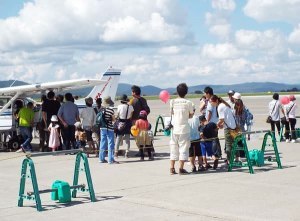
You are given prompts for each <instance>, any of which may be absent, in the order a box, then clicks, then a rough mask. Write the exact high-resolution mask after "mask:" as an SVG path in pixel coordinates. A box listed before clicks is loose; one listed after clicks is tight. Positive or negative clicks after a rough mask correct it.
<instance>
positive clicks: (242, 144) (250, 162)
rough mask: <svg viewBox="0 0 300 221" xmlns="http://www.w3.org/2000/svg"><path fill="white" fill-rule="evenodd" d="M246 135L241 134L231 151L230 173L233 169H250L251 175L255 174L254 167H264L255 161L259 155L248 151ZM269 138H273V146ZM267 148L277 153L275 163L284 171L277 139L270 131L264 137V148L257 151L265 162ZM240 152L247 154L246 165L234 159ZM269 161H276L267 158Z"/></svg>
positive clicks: (235, 140)
mask: <svg viewBox="0 0 300 221" xmlns="http://www.w3.org/2000/svg"><path fill="white" fill-rule="evenodd" d="M245 134H246V133H243V134H240V135H238V136H237V137H236V138H235V139H234V143H233V146H232V149H231V154H230V159H229V165H228V171H229V172H230V171H232V169H233V167H248V170H249V173H250V174H253V173H254V170H253V166H254V165H257V166H262V165H263V164H262V163H258V162H256V161H255V160H257V159H255V158H256V157H257V154H256V153H255V154H253V155H252V154H251V156H250V154H249V150H248V146H247V142H246V138H245ZM268 138H271V142H272V144H267V143H268V142H267V141H268ZM267 146H272V147H273V150H274V153H275V161H276V162H277V167H278V168H279V169H282V166H281V161H280V157H279V152H278V148H277V144H276V139H275V135H274V133H272V132H271V131H268V132H267V133H266V134H265V135H264V139H263V143H262V147H261V150H260V151H256V152H257V153H258V154H260V155H261V157H262V158H263V161H264V160H265V150H266V147H267ZM238 151H244V152H245V158H246V163H242V162H235V161H234V158H235V156H236V155H237V152H238ZM267 160H268V161H274V160H273V159H272V157H267Z"/></svg>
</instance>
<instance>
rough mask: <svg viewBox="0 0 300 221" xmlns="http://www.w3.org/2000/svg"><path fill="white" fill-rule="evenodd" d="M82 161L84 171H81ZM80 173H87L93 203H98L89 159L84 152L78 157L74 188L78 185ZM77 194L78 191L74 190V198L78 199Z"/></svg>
mask: <svg viewBox="0 0 300 221" xmlns="http://www.w3.org/2000/svg"><path fill="white" fill-rule="evenodd" d="M81 159H82V160H83V165H84V170H83V169H80V162H81ZM79 171H84V172H85V176H86V181H87V184H88V191H89V193H90V199H91V201H92V202H96V197H95V192H94V187H93V181H92V177H91V172H90V167H89V162H88V158H87V156H86V154H85V153H82V152H80V153H78V154H77V155H76V162H75V170H74V178H73V186H76V185H78V178H79ZM76 194H77V189H73V191H72V197H73V198H76Z"/></svg>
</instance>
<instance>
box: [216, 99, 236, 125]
mask: <svg viewBox="0 0 300 221" xmlns="http://www.w3.org/2000/svg"><path fill="white" fill-rule="evenodd" d="M218 113H219V119H224V128H229V129H235V128H236V122H235V119H234V116H233V113H232V110H231V108H230V107H227V106H226V105H225V104H223V103H221V104H219V106H218Z"/></svg>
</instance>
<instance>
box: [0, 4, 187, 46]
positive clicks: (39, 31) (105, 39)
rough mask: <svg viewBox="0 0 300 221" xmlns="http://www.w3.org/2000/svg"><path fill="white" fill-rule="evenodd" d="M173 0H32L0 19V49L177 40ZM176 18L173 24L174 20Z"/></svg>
mask: <svg viewBox="0 0 300 221" xmlns="http://www.w3.org/2000/svg"><path fill="white" fill-rule="evenodd" d="M177 4H178V1H177V0H176V1H174V0H173V1H170V0H163V1H162V0H153V1H139V4H136V1H135V0H127V1H123V0H110V1H102V0H72V1H70V0H51V1H48V0H34V1H33V2H28V3H25V4H24V8H23V9H22V10H21V11H20V12H19V15H18V16H16V17H10V18H7V19H4V20H0V33H1V35H0V50H1V49H2V50H11V49H15V48H32V47H47V46H52V45H55V46H56V47H57V46H59V45H60V46H69V45H81V44H85V45H88V44H89V45H106V44H107V43H127V42H128V41H129V42H132V43H135V42H136V43H140V42H143V43H157V42H161V41H163V42H168V43H171V42H172V41H176V42H180V41H181V42H182V41H183V39H185V38H186V37H187V36H186V33H185V31H184V27H183V26H182V25H184V24H183V21H184V20H185V19H184V17H183V15H182V14H183V13H179V9H178V8H179V7H178V6H177ZM178 21H180V22H179V23H177V22H178Z"/></svg>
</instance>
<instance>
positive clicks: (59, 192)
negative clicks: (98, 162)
mask: <svg viewBox="0 0 300 221" xmlns="http://www.w3.org/2000/svg"><path fill="white" fill-rule="evenodd" d="M61 152H64V151H61ZM65 152H66V151H65ZM67 152H70V151H67ZM51 154H53V153H41V154H34V155H32V156H43V155H51ZM30 156H31V155H27V156H26V158H25V159H24V160H23V162H22V168H21V180H20V188H19V199H18V207H23V201H24V200H34V201H35V204H36V209H37V210H38V211H42V210H43V208H42V203H41V198H40V194H43V193H49V192H51V193H52V194H51V199H52V200H59V202H64V203H65V202H70V201H71V196H72V198H76V196H77V191H81V192H89V194H90V199H91V202H95V201H96V197H95V192H94V187H93V182H92V177H91V173H90V168H89V163H88V158H87V156H86V154H85V153H83V152H81V151H79V152H78V153H77V155H76V161H75V169H74V176H73V185H72V186H70V185H69V184H68V183H67V182H64V181H60V180H56V181H55V182H54V183H53V184H52V188H51V189H45V190H39V187H38V182H37V177H36V172H35V166H34V163H33V160H32V159H31V157H30ZM81 160H83V166H84V169H83V168H80V163H81ZM28 167H29V168H28ZM28 169H29V173H30V175H29V174H27V173H28ZM80 171H84V172H85V176H86V179H87V186H88V188H86V185H85V184H81V185H78V179H79V172H80ZM27 178H29V179H31V182H32V187H33V191H32V192H27V193H26V194H25V183H26V179H27ZM71 190H72V193H71Z"/></svg>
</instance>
